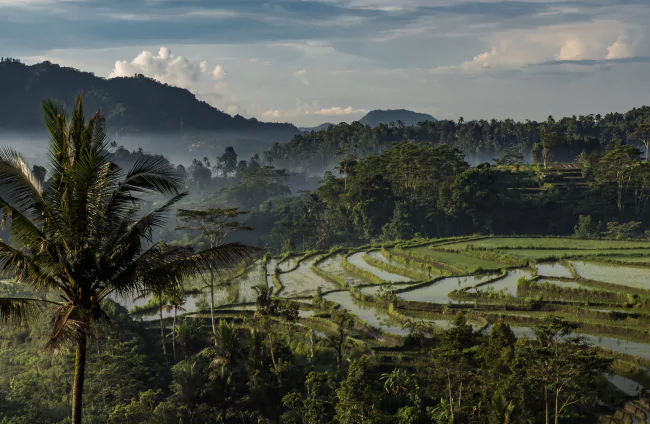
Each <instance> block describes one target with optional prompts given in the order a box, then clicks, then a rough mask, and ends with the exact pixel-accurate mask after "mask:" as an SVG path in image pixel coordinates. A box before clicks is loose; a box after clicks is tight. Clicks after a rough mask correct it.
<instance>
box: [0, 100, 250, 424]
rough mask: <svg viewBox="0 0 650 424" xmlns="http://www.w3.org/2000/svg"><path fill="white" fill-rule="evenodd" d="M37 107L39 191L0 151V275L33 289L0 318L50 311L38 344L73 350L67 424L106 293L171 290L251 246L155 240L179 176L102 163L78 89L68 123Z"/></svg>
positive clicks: (1, 301) (6, 303)
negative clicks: (42, 153)
mask: <svg viewBox="0 0 650 424" xmlns="http://www.w3.org/2000/svg"><path fill="white" fill-rule="evenodd" d="M43 111H44V117H45V124H46V126H47V129H48V131H49V135H50V143H49V170H48V172H49V174H50V175H51V180H50V181H49V182H48V184H47V185H46V187H43V185H42V184H41V183H40V182H39V181H38V180H37V179H36V178H35V176H34V175H33V173H32V172H31V171H30V169H29V167H28V166H27V163H26V162H25V160H24V159H23V157H22V156H21V155H20V154H19V153H18V152H16V151H14V150H12V149H10V148H0V207H1V208H2V209H3V212H4V219H3V223H4V222H5V220H6V221H8V222H9V223H10V228H11V232H12V242H11V243H10V242H7V241H5V240H0V273H2V274H3V275H5V276H10V277H14V278H16V279H17V280H18V281H21V282H23V283H25V284H27V285H28V286H29V287H30V289H31V290H32V291H33V293H34V296H31V297H22V298H15V297H14V298H0V320H1V321H3V322H13V323H15V322H24V320H25V319H28V318H30V317H33V316H34V315H36V314H37V313H38V312H43V311H47V312H48V313H50V314H51V320H52V334H51V336H50V338H49V340H48V342H47V345H46V348H47V349H55V348H56V349H58V348H62V347H66V346H67V347H70V348H74V349H75V350H76V356H75V367H74V383H73V387H72V423H73V424H78V423H80V422H81V410H82V396H83V384H84V373H85V364H86V344H87V342H88V339H89V338H91V337H92V336H93V329H94V328H95V326H96V324H97V323H98V322H100V321H102V320H104V319H106V318H107V315H106V313H105V312H104V310H103V308H104V307H105V304H106V300H107V299H108V298H109V296H112V297H113V298H115V297H116V296H118V297H119V296H122V297H125V296H134V295H138V294H141V293H145V292H157V291H158V292H160V291H167V290H169V289H172V288H180V286H181V285H182V282H183V280H184V279H185V278H187V277H190V276H194V275H196V274H198V273H200V272H202V271H206V270H208V269H209V268H210V267H211V266H212V267H213V268H214V267H217V268H228V267H232V266H236V265H238V264H239V263H241V262H242V261H243V260H245V259H247V258H248V257H249V256H251V255H252V254H253V253H254V252H256V250H257V249H255V248H252V247H248V246H244V245H240V244H228V245H222V246H219V247H217V248H210V249H207V250H205V251H202V252H195V251H194V250H193V249H192V248H191V247H187V246H170V245H167V244H165V243H162V242H155V241H154V240H153V236H152V235H153V230H154V229H155V228H156V227H158V226H161V225H162V224H163V223H164V222H165V219H166V216H167V213H168V212H169V210H170V208H171V207H172V206H173V205H174V204H175V203H176V202H178V201H179V200H181V199H182V198H183V197H184V196H185V195H186V193H183V192H181V189H182V187H183V179H182V177H181V176H179V175H178V174H177V173H176V172H175V170H174V168H173V167H172V166H171V165H170V164H169V162H167V161H166V160H164V159H163V158H160V157H152V156H146V157H143V158H141V159H139V160H138V161H137V162H136V163H135V164H134V165H133V168H132V169H131V170H129V171H128V172H125V171H123V170H122V169H121V168H120V167H119V166H118V165H116V164H115V163H113V162H111V155H110V152H109V151H108V145H109V140H108V138H107V136H106V132H105V122H104V118H103V116H102V115H100V114H99V113H97V114H95V115H94V116H93V117H92V118H91V119H90V120H88V121H87V122H85V119H84V115H83V107H82V97H81V95H80V96H79V97H78V98H77V100H76V103H75V106H74V111H73V113H72V116H71V118H70V119H68V117H67V115H66V113H65V111H64V110H63V109H62V108H60V107H58V106H57V105H56V104H55V103H54V102H52V101H46V102H44V103H43ZM153 195H157V196H160V195H163V196H166V197H168V198H169V200H167V201H166V202H165V203H163V204H162V206H160V207H158V208H156V209H153V210H152V211H151V212H149V213H147V214H144V215H143V214H142V213H140V212H139V208H138V205H139V204H140V202H141V201H142V200H143V196H153ZM52 299H56V300H52Z"/></svg>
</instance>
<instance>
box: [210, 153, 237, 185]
mask: <svg viewBox="0 0 650 424" xmlns="http://www.w3.org/2000/svg"><path fill="white" fill-rule="evenodd" d="M215 169H217V170H219V171H221V172H222V173H223V177H224V178H228V176H230V175H233V174H234V173H235V171H236V170H237V152H235V149H234V148H233V147H232V146H228V147H226V150H225V151H224V152H223V153H222V154H221V156H219V157H218V158H217V165H216V167H215Z"/></svg>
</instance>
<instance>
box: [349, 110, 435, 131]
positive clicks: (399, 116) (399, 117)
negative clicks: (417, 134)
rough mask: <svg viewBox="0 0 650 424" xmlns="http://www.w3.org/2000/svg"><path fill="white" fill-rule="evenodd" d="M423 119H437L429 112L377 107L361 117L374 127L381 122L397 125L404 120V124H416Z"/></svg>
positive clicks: (362, 120)
mask: <svg viewBox="0 0 650 424" xmlns="http://www.w3.org/2000/svg"><path fill="white" fill-rule="evenodd" d="M423 121H433V122H435V121H437V119H436V118H434V117H433V116H431V115H429V114H427V113H420V112H414V111H411V110H407V109H387V110H382V109H376V110H371V111H370V112H368V113H367V114H366V115H365V116H364V117H363V118H361V119H359V122H361V123H362V124H364V125H369V126H370V127H372V128H374V127H376V126H378V125H379V124H390V123H391V122H393V123H395V124H396V125H397V123H398V122H402V123H403V124H404V125H406V126H407V127H408V126H414V125H417V124H418V123H420V122H423Z"/></svg>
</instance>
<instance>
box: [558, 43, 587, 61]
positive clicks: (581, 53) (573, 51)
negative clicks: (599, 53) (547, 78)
mask: <svg viewBox="0 0 650 424" xmlns="http://www.w3.org/2000/svg"><path fill="white" fill-rule="evenodd" d="M556 59H557V60H581V59H585V44H584V43H583V42H582V41H581V40H575V39H574V40H566V41H565V42H564V44H562V48H560V54H558V55H557V57H556Z"/></svg>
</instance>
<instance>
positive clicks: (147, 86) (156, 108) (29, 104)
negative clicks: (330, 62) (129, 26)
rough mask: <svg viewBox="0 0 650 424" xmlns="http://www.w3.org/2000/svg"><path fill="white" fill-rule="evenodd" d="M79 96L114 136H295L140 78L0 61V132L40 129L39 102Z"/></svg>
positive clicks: (290, 128) (286, 129)
mask: <svg viewBox="0 0 650 424" xmlns="http://www.w3.org/2000/svg"><path fill="white" fill-rule="evenodd" d="M79 92H83V96H84V108H85V109H86V111H87V114H88V111H98V110H101V111H102V112H103V114H104V116H105V117H106V120H107V123H108V126H109V129H110V130H111V132H112V133H114V132H116V131H117V132H119V131H126V132H129V133H138V132H170V131H171V132H173V131H179V132H181V131H265V132H273V133H275V132H278V133H287V134H291V133H293V134H298V133H299V130H298V128H296V127H295V126H294V125H292V124H276V123H266V122H260V121H258V120H257V119H255V118H250V119H247V118H244V117H243V116H241V115H235V116H231V115H229V114H227V113H225V112H223V111H221V110H219V109H217V108H215V107H213V106H211V105H209V104H208V103H206V102H204V101H202V100H199V99H197V98H196V96H195V95H194V94H193V93H191V92H190V91H189V90H187V89H184V88H179V87H174V86H171V85H168V84H164V83H161V82H159V81H156V80H154V79H152V78H149V77H146V76H144V75H141V74H138V75H135V76H133V77H118V78H110V79H107V78H102V77H98V76H96V75H95V74H93V73H91V72H85V71H80V70H78V69H75V68H70V67H63V66H60V65H57V64H54V63H51V62H48V61H45V62H41V63H37V64H34V65H26V64H23V63H22V62H20V61H18V60H14V59H3V60H2V61H0V93H3V101H2V102H0V131H2V130H4V131H26V130H36V129H41V128H42V125H43V124H42V122H43V121H42V113H41V110H40V103H41V101H43V100H44V99H54V100H55V101H58V102H60V103H63V104H65V105H67V106H68V108H69V107H70V105H71V104H72V102H73V101H74V99H75V97H76V96H77V95H78V94H79Z"/></svg>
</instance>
